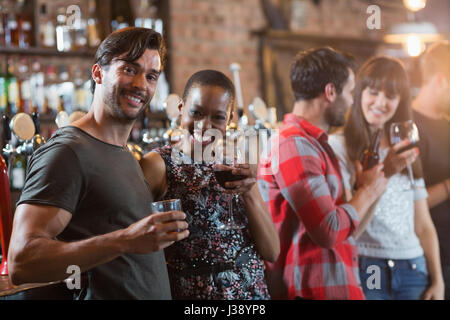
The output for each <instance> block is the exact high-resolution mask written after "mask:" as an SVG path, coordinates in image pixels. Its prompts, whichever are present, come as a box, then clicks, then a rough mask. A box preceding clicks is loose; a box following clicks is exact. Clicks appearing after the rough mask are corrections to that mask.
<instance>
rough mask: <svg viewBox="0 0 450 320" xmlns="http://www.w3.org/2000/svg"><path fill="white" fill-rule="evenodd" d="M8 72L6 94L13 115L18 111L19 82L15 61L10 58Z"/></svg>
mask: <svg viewBox="0 0 450 320" xmlns="http://www.w3.org/2000/svg"><path fill="white" fill-rule="evenodd" d="M7 63H8V65H7V73H6V95H7V103H8V105H9V109H10V110H9V111H10V112H11V115H14V114H16V113H17V106H18V104H19V102H18V100H19V84H18V81H17V78H16V76H15V74H14V73H15V69H14V61H13V60H12V59H9V60H8V62H7Z"/></svg>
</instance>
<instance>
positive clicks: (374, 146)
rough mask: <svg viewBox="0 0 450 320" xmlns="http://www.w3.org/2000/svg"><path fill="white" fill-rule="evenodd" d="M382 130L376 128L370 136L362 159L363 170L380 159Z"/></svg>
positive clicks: (374, 164)
mask: <svg viewBox="0 0 450 320" xmlns="http://www.w3.org/2000/svg"><path fill="white" fill-rule="evenodd" d="M382 132H383V131H382V130H381V129H378V130H377V131H376V132H375V133H374V135H373V136H372V139H371V142H370V145H369V148H367V149H366V150H365V151H364V154H363V160H362V166H363V169H364V170H368V169H371V168H373V167H374V166H376V165H377V164H378V162H379V161H380V154H379V149H380V141H381V134H382Z"/></svg>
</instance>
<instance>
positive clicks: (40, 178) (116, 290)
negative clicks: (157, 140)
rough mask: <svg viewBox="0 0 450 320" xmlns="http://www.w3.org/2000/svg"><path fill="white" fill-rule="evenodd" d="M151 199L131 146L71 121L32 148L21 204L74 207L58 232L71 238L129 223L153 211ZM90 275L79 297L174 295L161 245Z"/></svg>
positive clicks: (76, 238) (116, 260) (124, 226)
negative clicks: (110, 141) (96, 135)
mask: <svg viewBox="0 0 450 320" xmlns="http://www.w3.org/2000/svg"><path fill="white" fill-rule="evenodd" d="M151 202H152V196H151V192H150V188H149V186H148V183H147V182H146V181H145V178H144V176H143V173H142V171H141V168H140V166H139V164H138V162H137V161H136V160H135V158H134V157H133V156H132V155H131V153H130V152H129V151H128V150H126V149H125V148H122V147H119V146H114V145H111V144H108V143H105V142H103V141H100V140H98V139H96V138H94V137H92V136H91V135H89V134H88V133H86V132H84V131H83V130H81V129H79V128H76V127H71V126H69V127H64V128H61V129H59V130H58V131H56V132H55V134H54V135H53V137H52V138H51V139H50V140H49V141H48V142H47V143H46V144H45V145H44V146H41V147H40V148H39V149H38V150H36V152H35V153H34V155H33V157H32V158H31V161H30V163H29V167H28V170H27V178H26V182H25V187H24V189H23V192H22V195H21V198H20V200H19V202H18V205H19V204H22V203H28V204H42V205H49V206H55V207H59V208H62V209H65V210H67V211H68V212H70V213H71V214H72V219H71V221H70V223H69V224H68V226H67V227H66V228H65V229H64V230H63V232H62V233H61V234H60V235H58V237H57V238H58V240H61V241H66V242H71V241H79V240H83V239H87V238H90V237H93V236H96V235H101V234H106V233H110V232H113V231H116V230H119V229H123V228H126V227H128V226H129V225H131V224H132V223H134V222H136V221H138V220H140V219H142V218H144V217H146V216H148V215H149V214H150V212H151ZM73 264H76V263H75V262H74V263H73ZM68 276H69V274H68ZM87 279H88V281H87V283H84V286H85V287H83V288H82V290H81V293H80V294H79V295H78V296H76V297H75V298H76V299H171V294H170V286H169V278H168V274H167V268H166V263H165V259H164V253H163V251H158V252H155V253H150V254H123V255H121V256H119V257H117V258H116V259H114V260H112V261H110V262H108V263H105V264H103V265H100V266H97V267H95V268H93V269H91V270H89V271H88V272H87Z"/></svg>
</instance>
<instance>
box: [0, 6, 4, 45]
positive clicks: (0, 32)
mask: <svg viewBox="0 0 450 320" xmlns="http://www.w3.org/2000/svg"><path fill="white" fill-rule="evenodd" d="M4 45H5V27H4V23H3V7H2V5H1V4H0V47H3V46H4Z"/></svg>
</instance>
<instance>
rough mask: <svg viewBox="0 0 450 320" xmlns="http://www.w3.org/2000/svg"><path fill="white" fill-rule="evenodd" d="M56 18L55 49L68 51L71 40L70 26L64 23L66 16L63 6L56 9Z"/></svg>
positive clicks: (70, 46) (70, 47)
mask: <svg viewBox="0 0 450 320" xmlns="http://www.w3.org/2000/svg"><path fill="white" fill-rule="evenodd" d="M56 20H57V25H56V49H57V50H58V51H70V50H71V49H72V41H71V37H70V28H69V26H68V25H67V24H66V20H67V17H66V13H65V11H64V8H62V7H61V8H59V9H58V15H57V17H56Z"/></svg>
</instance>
